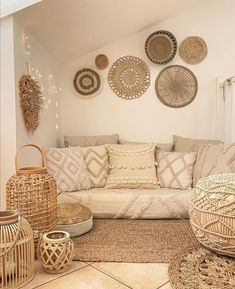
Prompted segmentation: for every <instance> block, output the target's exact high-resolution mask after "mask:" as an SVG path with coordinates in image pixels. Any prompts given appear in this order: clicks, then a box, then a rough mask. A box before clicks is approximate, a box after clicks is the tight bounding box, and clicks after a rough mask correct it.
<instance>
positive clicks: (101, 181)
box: [82, 145, 109, 188]
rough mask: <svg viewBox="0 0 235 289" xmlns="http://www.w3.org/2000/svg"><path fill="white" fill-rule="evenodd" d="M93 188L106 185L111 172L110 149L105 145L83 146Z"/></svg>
mask: <svg viewBox="0 0 235 289" xmlns="http://www.w3.org/2000/svg"><path fill="white" fill-rule="evenodd" d="M82 150H83V153H84V158H85V163H86V166H87V170H88V173H89V177H90V180H91V187H92V188H100V187H104V186H105V185H106V180H107V177H108V172H109V163H108V151H107V149H106V147H105V146H104V145H102V146H92V147H87V148H82Z"/></svg>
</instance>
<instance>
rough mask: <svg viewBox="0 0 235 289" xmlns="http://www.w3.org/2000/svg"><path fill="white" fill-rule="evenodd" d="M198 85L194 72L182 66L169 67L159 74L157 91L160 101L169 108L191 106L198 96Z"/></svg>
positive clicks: (156, 83)
mask: <svg viewBox="0 0 235 289" xmlns="http://www.w3.org/2000/svg"><path fill="white" fill-rule="evenodd" d="M197 89H198V83H197V78H196V76H195V75H194V74H193V72H192V71H191V70H190V69H188V68H186V67H184V66H181V65H171V66H168V67H166V68H164V69H162V71H161V72H160V73H159V74H158V77H157V79H156V82H155V90H156V94H157V96H158V98H159V100H160V101H161V102H162V103H163V104H165V105H167V106H169V107H174V108H178V107H183V106H186V105H188V104H190V103H191V102H192V101H193V100H194V99H195V97H196V95H197Z"/></svg>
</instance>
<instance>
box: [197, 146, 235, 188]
mask: <svg viewBox="0 0 235 289" xmlns="http://www.w3.org/2000/svg"><path fill="white" fill-rule="evenodd" d="M221 173H235V143H233V144H225V145H224V144H218V145H212V144H208V145H201V146H200V147H199V149H198V154H197V161H196V164H195V168H194V176H193V184H194V185H196V183H197V182H198V181H199V179H201V178H204V177H208V176H209V175H215V174H221Z"/></svg>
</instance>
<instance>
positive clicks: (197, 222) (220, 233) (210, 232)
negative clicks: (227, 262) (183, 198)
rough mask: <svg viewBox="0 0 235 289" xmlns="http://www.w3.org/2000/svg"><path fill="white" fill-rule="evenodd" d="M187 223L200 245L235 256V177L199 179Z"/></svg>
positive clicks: (218, 176)
mask: <svg viewBox="0 0 235 289" xmlns="http://www.w3.org/2000/svg"><path fill="white" fill-rule="evenodd" d="M190 222H191V225H192V228H193V231H194V233H195V236H196V238H197V239H198V241H199V242H200V243H201V244H202V245H204V246H205V247H207V248H208V249H211V250H213V251H215V252H217V253H219V254H223V255H227V256H231V257H235V174H220V175H212V176H209V177H207V178H203V179H201V180H199V182H198V183H197V185H196V187H195V190H194V192H193V195H192V199H191V209H190Z"/></svg>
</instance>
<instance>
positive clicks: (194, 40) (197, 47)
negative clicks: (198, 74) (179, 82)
mask: <svg viewBox="0 0 235 289" xmlns="http://www.w3.org/2000/svg"><path fill="white" fill-rule="evenodd" d="M179 54H180V57H181V58H182V59H183V60H184V61H185V62H186V63H188V64H197V63H199V62H201V61H202V60H203V59H204V58H205V57H206V55H207V45H206V42H205V41H204V40H203V39H202V38H201V37H198V36H190V37H187V38H186V39H185V40H184V41H183V42H182V43H181V44H180V48H179Z"/></svg>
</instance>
